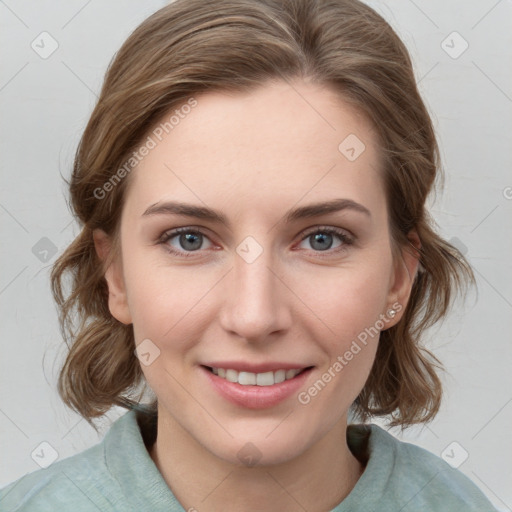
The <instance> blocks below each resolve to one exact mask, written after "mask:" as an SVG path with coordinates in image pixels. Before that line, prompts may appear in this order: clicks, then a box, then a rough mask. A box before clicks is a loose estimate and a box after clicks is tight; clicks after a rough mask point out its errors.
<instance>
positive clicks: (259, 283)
mask: <svg viewBox="0 0 512 512" xmlns="http://www.w3.org/2000/svg"><path fill="white" fill-rule="evenodd" d="M251 250H254V247H251ZM240 254H242V256H240ZM240 254H239V253H237V252H235V253H234V260H233V268H232V270H231V272H229V274H228V275H227V276H226V281H225V284H224V289H223V292H224V293H225V300H224V301H223V303H222V304H223V305H222V309H221V311H220V323H221V325H222V327H223V328H224V329H225V330H226V332H229V333H230V334H231V335H232V336H237V337H238V338H240V339H241V340H244V341H246V342H251V343H264V342H266V341H272V340H274V339H275V336H276V335H277V333H281V334H282V333H283V332H285V331H286V330H287V329H289V327H290V325H291V320H292V318H291V310H290V300H291V297H292V295H293V293H291V291H290V290H289V288H288V287H287V286H286V284H285V282H284V281H285V279H283V278H281V277H280V276H279V272H278V269H277V268H276V265H275V263H274V259H273V257H272V255H271V251H270V250H263V252H262V253H261V254H259V255H258V256H257V257H256V259H254V261H251V257H249V258H248V257H247V254H244V253H243V252H240ZM272 334H273V336H271V335H272Z"/></svg>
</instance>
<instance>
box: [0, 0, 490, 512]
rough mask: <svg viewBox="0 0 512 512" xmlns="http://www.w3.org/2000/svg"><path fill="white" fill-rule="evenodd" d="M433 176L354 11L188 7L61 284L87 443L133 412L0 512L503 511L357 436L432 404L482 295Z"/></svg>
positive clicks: (112, 83) (132, 62)
mask: <svg viewBox="0 0 512 512" xmlns="http://www.w3.org/2000/svg"><path fill="white" fill-rule="evenodd" d="M438 160H439V156H438V148H437V145H436V139H435V135H434V131H433V128H432V124H431V121H430V118H429V116H428V113H427V111H426V109H425V106H424V104H423V102H422V100H421V97H420V96H419V94H418V91H417V87H416V83H415V80H414V75H413V71H412V67H411V62H410V58H409V56H408V53H407V50H406V49H405V47H404V45H403V43H402V42H401V41H400V40H399V38H398V37H397V36H396V34H395V33H394V32H393V30H392V29H391V27H390V26H389V25H388V24H387V23H386V22H385V21H384V20H383V19H382V18H381V17H380V16H379V15H378V14H377V13H375V12H374V11H373V10H372V9H370V8H369V7H367V6H366V5H364V4H362V3H359V2H357V1H354V0H337V1H330V2H327V1H318V0H315V1H314V0H293V1H291V0H289V1H278V0H260V1H253V0H251V1H244V0H236V1H227V0H226V1H218V2H215V3H214V4H213V5H212V4H211V3H206V2H202V1H200V0H178V1H176V2H174V3H172V4H170V5H168V6H166V7H164V8H163V9H161V10H160V11H158V12H157V13H155V14H154V15H152V16H151V17H150V18H148V19H147V20H146V21H145V22H144V23H142V25H140V26H139V27H138V28H137V29H136V30H135V31H134V32H133V34H131V36H130V37H129V38H128V40H127V41H126V42H125V43H124V45H123V46H122V48H121V49H120V51H119V52H118V54H117V55H116V57H115V59H114V60H113V62H112V63H111V65H110V67H109V69H108V72H107V75H106V78H105V82H104V85H103V89H102V91H101V95H100V98H99V101H98V104H97V105H96V108H95V109H94V111H93V113H92V116H91V119H90V121H89V123H88V125H87V127H86V130H85V132H84V134H83V137H82V140H81V143H80V146H79V148H78V151H77V155H76V159H75V165H74V171H73V175H72V179H71V183H70V194H71V200H72V205H73V209H74V213H75V215H76V217H77V218H78V219H79V221H80V222H81V225H82V231H81V233H80V234H79V236H78V237H77V238H76V239H75V240H74V242H73V243H72V244H71V245H70V246H69V247H68V249H67V250H66V251H65V252H64V254H63V255H62V256H61V257H60V258H59V260H58V261H57V262H56V264H55V266H54V268H53V273H52V284H53V290H54V295H55V298H56V300H57V303H58V304H59V307H60V308H61V324H62V328H63V333H64V334H65V336H66V337H67V339H68V341H69V345H70V350H69V354H68V356H67V359H66V361H65V364H64V366H63V368H62V371H61V374H60V379H59V392H60V394H61V396H62V398H63V400H64V402H65V403H66V404H68V405H69V406H70V407H72V408H73V409H74V410H75V411H77V412H79V413H80V414H81V415H82V416H83V417H84V418H86V419H87V420H88V421H89V422H90V423H91V424H92V419H93V418H96V417H99V416H101V415H103V414H104V413H106V412H107V411H108V410H109V409H110V408H111V407H112V406H113V405H120V406H123V407H126V408H127V409H129V412H128V413H126V414H125V415H124V416H122V417H121V418H120V419H119V420H117V421H116V422H115V424H114V425H113V426H112V427H111V429H110V431H109V432H108V434H107V435H106V437H105V439H104V440H103V441H102V443H100V444H98V445H96V446H94V447H92V448H90V449H88V450H86V451H85V452H83V453H81V454H78V455H75V456H73V457H70V458H68V459H65V460H63V461H60V462H56V463H54V464H53V465H52V466H50V468H48V469H46V470H41V471H36V472H34V473H32V474H29V475H26V476H25V477H23V478H21V479H20V480H18V481H17V482H14V483H12V484H11V485H10V486H8V487H7V488H5V489H4V490H3V491H2V494H1V499H2V504H4V503H5V506H6V509H9V510H10V509H11V508H12V509H16V510H26V511H28V510H55V509H56V508H59V507H60V508H59V509H62V508H63V507H64V509H65V507H70V506H71V505H72V506H73V510H74V511H77V510H94V509H95V508H97V509H98V510H138V511H140V510H183V509H185V510H198V511H217V510H223V511H226V510H228V511H229V510H247V511H256V510H258V511H259V510H262V511H273V510H275V511H292V510H293V511H295V510H309V511H328V510H333V511H337V512H341V511H348V510H365V511H367V510H380V511H381V510H389V511H391V510H393V511H394V510H403V511H406V510H447V511H455V510H464V511H467V510H475V511H476V510H478V511H484V510H493V507H492V506H491V504H490V503H489V502H488V500H487V499H486V498H485V496H484V495H483V494H482V492H481V491H480V490H479V489H478V488H477V487H476V486H475V485H474V484H473V483H472V482H471V481H470V480H469V479H468V478H467V477H465V476H464V475H463V474H462V473H460V472H458V471H457V470H454V469H452V468H451V467H450V466H449V465H448V464H446V463H445V462H444V461H442V460H441V459H440V458H438V457H436V456H434V455H432V454H430V453H428V452H426V451H425V450H422V449H421V448H419V447H416V446H413V445H410V444H408V443H403V442H400V441H398V440H396V439H395V438H394V437H392V436H391V435H390V434H388V433H387V432H386V431H385V430H383V429H381V428H380V427H378V426H376V425H372V424H370V423H367V421H368V420H369V419H370V418H371V417H372V416H384V417H388V419H389V420H390V425H401V426H402V427H406V426H408V425H412V424H416V423H424V422H428V421H429V420H431V419H432V418H434V416H435V415H436V413H437V411H438V409H439V406H440V401H441V391H442V390H441V384H440V380H439V378H438V376H437V374H436V367H438V366H439V361H437V359H436V358H435V357H434V356H433V355H432V354H430V353H429V352H428V351H427V350H425V349H424V348H423V347H421V344H420V337H421V334H422V333H423V331H424V330H425V329H426V328H427V327H429V326H430V325H432V324H433V323H435V322H436V321H438V320H439V319H441V318H442V317H443V316H444V315H445V314H446V313H447V311H448V310H449V306H450V303H451V299H452V298H453V296H454V292H455V291H457V290H458V289H459V288H460V287H461V286H462V285H464V284H465V283H467V282H469V281H471V280H472V273H471V270H470V267H469V265H468V264H467V262H466V261H465V260H464V258H463V256H462V255H461V254H460V253H459V252H458V251H457V250H456V249H455V248H454V247H452V246H451V245H450V244H448V243H447V242H445V241H444V240H442V239H441V238H440V237H439V235H438V234H436V232H435V231H434V230H433V228H432V226H431V223H430V221H429V216H428V212H427V211H426V209H425V202H426V198H427V196H428V194H429V192H430V191H431V189H432V187H433V184H434V181H435V178H436V175H437V173H438ZM66 275H71V277H72V281H71V290H70V291H69V293H67V294H66V293H65V292H64V278H65V276H66ZM146 383H147V384H148V387H146V386H145V384H146ZM146 391H148V392H149V393H150V394H151V395H152V400H150V401H149V402H148V401H147V400H146V401H145V400H143V397H144V393H145V392H146ZM349 423H350V424H349ZM16 507H18V508H16Z"/></svg>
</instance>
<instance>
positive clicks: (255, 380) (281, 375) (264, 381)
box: [212, 368, 302, 386]
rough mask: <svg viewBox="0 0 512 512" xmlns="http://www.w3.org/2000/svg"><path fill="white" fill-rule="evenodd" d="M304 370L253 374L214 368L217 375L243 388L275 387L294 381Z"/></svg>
mask: <svg viewBox="0 0 512 512" xmlns="http://www.w3.org/2000/svg"><path fill="white" fill-rule="evenodd" d="M301 370H302V368H297V369H294V370H277V371H275V372H265V373H252V372H237V371H236V370H231V369H229V370H226V369H225V368H212V371H213V373H214V374H215V375H218V376H219V377H222V378H223V379H226V380H228V381H229V382H238V384H242V385H243V386H273V385H274V384H279V383H280V382H283V381H285V380H289V379H293V377H295V375H297V374H298V373H300V372H301Z"/></svg>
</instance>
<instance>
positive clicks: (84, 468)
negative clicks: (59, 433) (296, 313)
mask: <svg viewBox="0 0 512 512" xmlns="http://www.w3.org/2000/svg"><path fill="white" fill-rule="evenodd" d="M141 425H142V424H141V423H140V418H139V415H138V413H136V412H135V411H129V412H127V413H126V414H124V415H123V416H121V417H120V418H119V419H118V420H117V421H115V422H114V423H113V425H112V426H111V427H110V430H109V431H108V432H107V434H106V435H105V437H104V438H103V440H102V441H101V442H100V443H98V444H96V445H95V446H93V447H91V448H89V449H87V450H85V451H83V452H82V453H79V454H77V455H73V456H72V457H68V458H67V459H63V460H61V461H57V462H54V463H53V464H52V465H50V466H49V467H48V468H46V469H39V470H37V471H34V472H32V473H29V474H27V475H25V476H23V477H21V478H20V479H18V480H16V481H15V482H13V483H11V484H9V485H8V486H7V487H4V488H3V489H2V490H0V510H1V511H2V512H4V511H5V512H15V511H16V512H32V511H34V512H35V511H37V512H50V511H51V512H68V511H69V512H85V511H88V512H93V511H97V510H100V511H105V512H110V511H117V512H144V511H148V512H149V511H151V512H159V511H161V512H164V511H165V512H183V511H184V508H183V507H182V506H181V504H180V503H179V502H178V500H177V499H176V498H175V497H174V495H173V493H172V492H171V490H170V489H169V487H168V486H167V484H166V483H165V481H164V479H163V477H162V475H161V474H160V472H159V471H158V468H157V467H156V465H155V464H154V462H153V460H152V459H151V457H150V456H149V453H148V450H147V448H146V444H145V441H144V440H146V441H148V439H154V436H155V432H156V431H155V429H154V428H153V429H152V430H151V431H148V432H146V430H145V429H142V431H141ZM368 433H369V437H366V434H368ZM366 440H367V441H368V442H365V441H366ZM347 442H348V445H349V447H350V449H351V451H352V452H353V453H354V455H355V456H356V457H357V458H358V459H360V460H361V461H363V462H364V461H365V459H366V458H367V462H366V467H365V470H364V473H363V474H362V476H361V477H360V479H359V480H358V482H357V484H356V485H355V487H354V488H353V489H352V491H351V492H350V494H349V495H348V496H347V497H346V498H345V499H344V500H343V501H342V502H341V503H340V504H339V505H338V506H337V507H335V508H334V509H333V510H332V511H331V512H349V511H364V512H372V511H373V512H391V511H393V512H398V511H400V512H411V511H421V512H430V511H435V512H443V511H446V512H457V511H460V512H471V511H474V512H477V511H478V512H488V511H489V512H490V511H493V512H496V511H495V509H494V508H493V506H492V505H491V503H490V502H489V501H488V500H487V498H486V497H485V496H484V495H483V493H482V492H481V491H480V490H479V489H478V487H477V486H476V485H475V484H473V483H472V482H471V480H469V478H467V477H466V476H465V475H464V474H463V473H461V472H460V471H458V470H456V469H453V468H452V467H451V466H450V465H449V464H447V463H446V462H445V461H444V460H442V459H441V458H439V457H437V456H435V455H433V454H431V453H430V452H428V451H426V450H424V449H422V448H420V447H418V446H415V445H413V444H410V443H405V442H402V441H399V440H398V439H396V438H395V437H393V436H392V435H391V434H390V433H388V432H387V431H386V430H384V429H382V428H381V427H379V426H377V425H373V424H372V425H366V426H364V425H350V426H349V428H348V430H347ZM196 508H197V511H198V512H200V511H201V510H207V507H204V506H202V507H201V506H199V505H198V506H197V507H196ZM192 510H193V509H192ZM241 512H250V510H249V509H248V510H247V511H241ZM269 512H271V511H269ZM310 512H319V511H310Z"/></svg>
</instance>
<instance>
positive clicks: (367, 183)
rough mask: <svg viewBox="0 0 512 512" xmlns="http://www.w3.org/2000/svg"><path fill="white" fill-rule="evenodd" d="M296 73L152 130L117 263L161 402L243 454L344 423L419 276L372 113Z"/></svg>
mask: <svg viewBox="0 0 512 512" xmlns="http://www.w3.org/2000/svg"><path fill="white" fill-rule="evenodd" d="M292 85H293V87H292V86H290V85H288V84H286V83H284V82H276V83H269V84H268V85H265V86H263V87H261V88H259V89H257V90H254V91H253V92H251V93H250V94H246V93H245V94H227V93H226V94H225V93H220V92H215V93H207V94H203V95H198V96H196V97H195V99H196V100H197V105H196V106H194V107H193V108H191V109H185V110H186V111H187V112H189V110H190V112H189V113H188V114H187V115H184V114H182V116H181V117H180V120H179V123H177V124H175V125H174V127H173V128H172V130H169V134H168V135H165V130H163V133H164V135H165V136H164V137H162V136H161V132H162V130H160V131H158V132H153V134H150V135H151V136H152V138H153V139H154V141H155V142H156V147H154V148H152V149H150V150H149V153H148V154H147V155H146V156H145V157H144V158H143V159H142V161H141V162H140V163H139V164H138V166H137V168H135V169H134V170H133V171H132V175H131V176H130V179H131V183H130V186H129V188H128V191H127V195H126V198H125V204H124V209H123V214H122V219H121V231H120V233H121V255H122V257H121V260H118V262H117V264H115V265H113V266H112V267H111V268H110V269H109V271H108V272H107V280H108V282H109V289H110V298H109V306H110V310H111V312H112V314H113V315H114V316H115V317H116V318H117V319H118V320H120V321H122V322H124V323H133V328H134V334H135V340H136V344H137V345H139V344H141V343H142V345H140V350H139V358H140V360H141V367H142V370H143V372H144V374H145V377H146V379H147V381H148V383H149V385H150V386H151V388H152V389H153V390H154V392H155V393H156V395H157V397H158V400H159V414H161V415H163V416H165V421H168V422H174V424H177V425H179V426H180V427H182V428H183V429H184V431H185V432H186V433H187V435H189V436H190V439H191V440H193V441H194V442H197V443H199V444H200V445H201V446H203V447H205V448H206V449H207V450H209V452H211V453H212V454H214V455H216V456H218V457H220V458H222V459H225V460H228V461H232V462H236V463H239V460H241V459H240V457H241V453H243V450H249V451H250V450H251V449H252V450H255V452H256V453H257V454H258V455H257V457H258V458H259V459H261V460H260V462H261V463H277V462H280V461H281V462H282V461H286V460H289V459H292V458H293V457H295V456H297V455H299V454H300V453H302V452H304V451H305V450H306V449H308V448H309V447H311V446H313V445H314V443H315V442H317V441H319V440H320V439H321V438H322V437H323V436H324V435H325V434H326V433H327V432H328V431H329V430H331V429H332V428H333V427H334V426H335V425H336V424H339V423H338V422H346V414H347V410H348V408H349V407H350V405H351V404H352V402H353V401H354V399H355V398H356V397H357V395H358V394H359V392H360V391H361V389H362V388H363V386H364V384H365V381H366V379H367V377H368V374H369V372H370V368H371V366H372V363H373V361H374V357H375V352H376V349H377V343H378V334H376V333H377V331H379V330H381V329H386V328H389V327H390V326H392V325H393V324H394V323H396V322H397V321H398V320H399V319H400V316H401V313H400V312H398V313H397V314H396V316H394V318H391V316H390V315H389V314H388V311H389V309H390V308H391V307H392V306H393V305H394V306H395V309H398V310H400V309H401V305H402V304H404V303H405V302H406V300H407V296H408V293H409V291H410V279H408V278H407V271H406V270H405V267H404V266H403V265H402V266H400V265H398V266H396V268H395V265H394V263H393V259H392V252H391V244H390V233H389V229H388V220H387V209H386V201H385V195H384V189H383V182H382V179H381V176H380V164H379V155H378V153H377V148H376V146H375V143H376V138H375V134H374V132H373V130H372V129H371V126H370V125H369V124H368V123H367V121H366V120H365V118H363V117H362V116H360V115H358V114H357V112H355V111H354V110H352V109H351V108H350V107H349V106H348V105H347V104H346V103H344V102H342V101H341V100H340V99H339V97H338V96H336V95H335V93H334V92H333V91H331V90H330V89H326V88H323V87H320V86H315V85H311V84H307V83H305V82H295V83H293V84H292ZM185 110H183V111H182V112H184V111H185ZM169 117H170V114H169V115H168V116H166V117H165V119H163V121H167V120H168V118H169ZM154 133H159V134H160V138H161V139H162V140H161V141H160V140H158V137H156V136H155V135H154ZM149 145H151V146H152V145H153V144H149ZM326 203H328V204H331V205H334V204H335V203H336V204H337V208H325V209H324V210H323V211H322V209H321V208H319V207H318V205H320V204H326ZM178 204H179V205H181V207H180V208H181V212H182V213H181V214H180V213H179V212H178V210H177V206H176V205H178ZM184 205H187V206H186V207H185V206H184ZM313 205H315V206H314V207H313ZM194 212H196V213H195V214H194ZM178 228H180V229H181V231H182V232H181V233H177V234H176V233H174V232H173V231H174V230H176V229H178ZM411 265H412V264H410V265H409V267H410V268H409V270H411V269H412V270H414V269H413V267H412V266H411ZM397 302H398V303H399V305H398V308H397ZM210 367H213V368H221V370H220V371H219V372H218V373H219V374H220V375H215V374H214V373H213V372H212V371H211V370H210V369H209V368H210ZM292 369H296V370H301V371H302V370H304V369H306V370H304V371H303V372H302V373H299V374H298V375H296V376H295V377H294V378H291V377H292V373H293V372H286V371H283V370H292ZM227 370H231V371H230V372H226V371H227ZM233 370H235V371H233ZM216 371H217V370H216ZM224 373H225V377H224V378H223V377H222V375H223V374H224ZM286 377H288V378H289V379H288V380H286V381H285V382H280V381H281V380H282V379H284V378H286ZM245 379H246V380H245ZM253 379H254V380H253ZM234 380H235V381H237V380H240V381H241V382H242V383H240V382H230V381H234ZM276 381H277V383H276ZM244 382H247V383H252V384H250V385H247V386H246V385H244V384H243V383H244ZM254 382H255V383H256V384H254ZM272 383H274V384H272ZM259 384H262V385H259ZM264 384H266V385H264ZM247 443H252V444H253V445H254V447H255V448H254V447H252V448H250V449H249V448H247V447H248V446H251V445H247ZM242 448H243V450H242V451H240V450H241V449H242ZM249 455H250V454H249Z"/></svg>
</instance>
